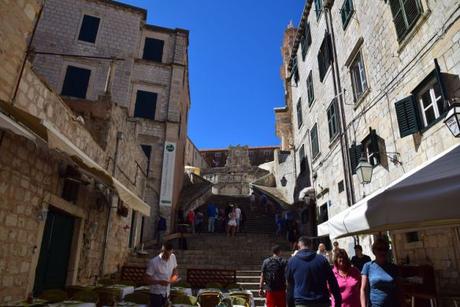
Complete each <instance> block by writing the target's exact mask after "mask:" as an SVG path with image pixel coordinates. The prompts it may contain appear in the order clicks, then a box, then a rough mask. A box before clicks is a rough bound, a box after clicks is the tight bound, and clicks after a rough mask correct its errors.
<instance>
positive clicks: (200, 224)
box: [195, 210, 204, 233]
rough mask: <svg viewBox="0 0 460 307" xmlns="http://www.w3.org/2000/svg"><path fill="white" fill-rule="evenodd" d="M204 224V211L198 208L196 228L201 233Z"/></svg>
mask: <svg viewBox="0 0 460 307" xmlns="http://www.w3.org/2000/svg"><path fill="white" fill-rule="evenodd" d="M203 224H204V214H203V212H201V211H199V210H197V212H196V214H195V228H196V232H197V233H201V232H202V231H203Z"/></svg>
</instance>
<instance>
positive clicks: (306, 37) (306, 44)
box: [302, 23, 311, 61]
mask: <svg viewBox="0 0 460 307" xmlns="http://www.w3.org/2000/svg"><path fill="white" fill-rule="evenodd" d="M310 45H311V32H310V23H307V24H306V25H305V32H304V33H303V40H302V59H303V60H304V61H305V56H306V55H307V52H308V49H309V48H310Z"/></svg>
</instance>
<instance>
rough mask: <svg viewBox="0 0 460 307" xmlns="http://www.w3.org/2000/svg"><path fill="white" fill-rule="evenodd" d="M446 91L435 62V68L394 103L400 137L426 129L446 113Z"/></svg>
mask: <svg viewBox="0 0 460 307" xmlns="http://www.w3.org/2000/svg"><path fill="white" fill-rule="evenodd" d="M445 97H447V92H446V90H445V87H444V82H443V78H442V73H441V71H440V70H439V66H438V65H437V62H435V69H434V70H433V71H432V72H431V73H430V74H429V75H428V76H426V77H425V79H424V80H423V81H422V82H421V83H420V84H419V85H418V86H417V87H416V88H415V89H414V90H413V91H412V95H410V96H408V97H406V98H404V99H401V100H399V101H397V102H396V103H395V109H396V116H397V120H398V126H399V132H400V135H401V138H403V137H405V136H408V135H411V134H413V133H416V132H418V131H420V130H422V129H428V128H429V127H431V126H432V125H434V124H435V123H437V122H438V121H439V120H440V119H441V118H443V117H444V116H445V114H446V113H447V109H448V108H447V105H446V99H445Z"/></svg>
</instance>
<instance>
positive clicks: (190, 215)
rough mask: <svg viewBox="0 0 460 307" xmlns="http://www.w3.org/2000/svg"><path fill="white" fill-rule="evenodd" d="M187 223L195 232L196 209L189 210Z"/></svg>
mask: <svg viewBox="0 0 460 307" xmlns="http://www.w3.org/2000/svg"><path fill="white" fill-rule="evenodd" d="M187 223H188V224H189V225H190V227H191V228H192V233H195V211H193V210H189V212H188V213H187Z"/></svg>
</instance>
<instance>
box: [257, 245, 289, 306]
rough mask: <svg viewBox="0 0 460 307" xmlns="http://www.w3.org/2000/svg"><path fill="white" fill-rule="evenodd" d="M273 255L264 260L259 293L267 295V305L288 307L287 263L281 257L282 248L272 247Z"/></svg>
mask: <svg viewBox="0 0 460 307" xmlns="http://www.w3.org/2000/svg"><path fill="white" fill-rule="evenodd" d="M272 253H273V255H272V256H271V257H269V258H267V259H265V260H264V262H263V264H262V270H261V271H262V273H261V274H260V282H259V295H260V296H265V306H267V307H286V277H285V271H286V265H287V261H286V260H285V259H283V258H281V257H280V254H281V248H280V247H279V246H278V245H275V246H273V248H272Z"/></svg>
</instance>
